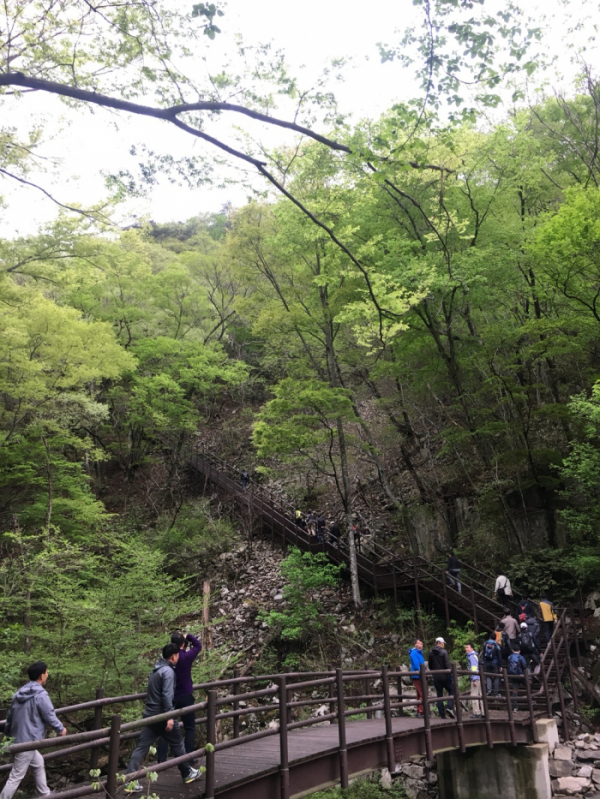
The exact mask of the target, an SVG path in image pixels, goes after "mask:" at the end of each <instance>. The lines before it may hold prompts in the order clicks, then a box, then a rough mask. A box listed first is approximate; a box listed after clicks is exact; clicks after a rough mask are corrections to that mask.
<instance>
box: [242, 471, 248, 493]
mask: <svg viewBox="0 0 600 799" xmlns="http://www.w3.org/2000/svg"><path fill="white" fill-rule="evenodd" d="M249 482H250V475H249V474H248V472H247V471H246V470H245V469H244V470H243V472H242V491H245V490H246V489H247V488H248V483H249Z"/></svg>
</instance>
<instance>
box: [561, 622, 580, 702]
mask: <svg viewBox="0 0 600 799" xmlns="http://www.w3.org/2000/svg"><path fill="white" fill-rule="evenodd" d="M563 619H564V617H563ZM571 621H573V617H571ZM563 634H564V642H565V658H566V660H567V669H568V671H569V684H570V686H571V694H572V695H573V710H574V711H575V712H576V713H577V711H578V710H579V700H578V699H577V686H576V685H575V679H574V677H573V665H572V663H571V639H570V638H569V627H568V625H567V623H566V622H565V621H564V620H563ZM575 646H577V639H576V640H575Z"/></svg>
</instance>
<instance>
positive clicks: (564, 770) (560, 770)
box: [548, 760, 573, 777]
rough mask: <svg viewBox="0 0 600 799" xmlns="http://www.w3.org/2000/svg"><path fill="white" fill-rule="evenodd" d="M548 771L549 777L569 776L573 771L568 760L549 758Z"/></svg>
mask: <svg viewBox="0 0 600 799" xmlns="http://www.w3.org/2000/svg"><path fill="white" fill-rule="evenodd" d="M548 771H549V772H550V776H551V777H570V776H571V772H572V771H573V764H572V763H571V761H570V760H550V761H549V763H548Z"/></svg>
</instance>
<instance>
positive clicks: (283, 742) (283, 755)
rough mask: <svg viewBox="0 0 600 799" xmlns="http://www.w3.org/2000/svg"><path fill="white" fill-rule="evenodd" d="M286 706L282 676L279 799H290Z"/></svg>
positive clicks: (285, 689)
mask: <svg viewBox="0 0 600 799" xmlns="http://www.w3.org/2000/svg"><path fill="white" fill-rule="evenodd" d="M287 704H288V692H287V677H286V676H285V675H283V674H282V675H281V677H280V678H279V774H280V780H281V799H290V764H289V754H288V729H287V725H288V720H287V719H288V716H287V712H288V706H287Z"/></svg>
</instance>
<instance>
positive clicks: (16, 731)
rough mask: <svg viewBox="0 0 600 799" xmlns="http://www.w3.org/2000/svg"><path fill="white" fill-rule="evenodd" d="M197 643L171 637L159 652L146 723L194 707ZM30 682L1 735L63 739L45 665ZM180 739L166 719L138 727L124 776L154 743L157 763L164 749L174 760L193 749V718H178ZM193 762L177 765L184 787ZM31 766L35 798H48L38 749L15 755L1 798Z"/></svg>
mask: <svg viewBox="0 0 600 799" xmlns="http://www.w3.org/2000/svg"><path fill="white" fill-rule="evenodd" d="M201 649H202V644H201V643H200V641H199V640H198V639H197V638H196V637H195V636H194V635H191V634H189V633H188V634H187V635H184V634H183V633H182V632H179V631H178V632H175V633H173V635H172V636H171V641H170V643H168V644H167V645H166V646H165V647H163V650H162V657H160V658H159V659H158V660H157V661H156V664H155V665H154V668H153V669H152V671H151V673H150V676H149V678H148V688H147V693H146V704H145V707H144V711H143V713H142V717H143V718H145V719H147V718H151V717H152V716H159V715H161V714H163V713H168V712H169V711H171V710H178V709H181V708H185V707H189V706H190V705H193V704H194V695H193V684H192V664H193V663H194V661H195V660H196V658H197V657H198V655H199V654H200V650H201ZM27 674H28V677H29V682H27V683H26V684H25V685H24V686H23V687H22V688H20V689H19V690H18V691H17V692H16V694H15V695H14V696H13V698H12V702H11V706H10V710H9V712H8V716H7V719H6V722H5V727H4V735H5V736H10V737H11V738H13V743H17V744H18V743H24V742H26V741H39V740H41V739H42V738H43V737H44V736H45V734H46V727H51V728H52V729H53V730H54V731H55V732H56V733H57V734H58V735H66V734H67V730H66V728H65V726H64V725H63V724H62V723H61V722H60V721H59V719H58V717H57V716H56V713H55V712H54V707H53V705H52V701H51V700H50V697H49V696H48V693H47V691H46V689H45V688H44V686H45V684H46V681H47V679H48V666H47V665H46V664H45V663H44V662H42V661H38V662H37V663H33V664H32V665H31V666H30V667H29V669H28V670H27ZM181 724H182V725H183V729H184V735H183V736H182V734H181V727H180V724H179V721H178V720H177V719H168V720H163V721H157V722H156V723H154V724H153V723H150V724H148V725H147V726H145V727H142V730H141V733H140V738H139V741H138V744H137V746H136V748H135V750H134V752H133V754H132V755H131V759H130V760H129V764H128V766H127V769H126V772H125V773H126V774H133V773H134V772H136V771H139V770H140V768H141V765H142V761H143V759H144V757H145V756H146V755H147V754H148V751H149V750H150V747H151V746H153V745H154V744H155V742H156V741H157V739H159V743H158V749H157V759H158V762H159V763H162V762H164V761H165V760H166V759H167V754H168V750H169V748H170V749H171V754H172V755H173V756H174V757H182V756H185V755H186V754H189V753H190V752H193V751H194V750H195V738H196V720H195V713H194V712H193V711H192V712H191V713H186V714H183V715H182V716H181ZM195 765H197V761H196V760H193V759H192V760H188V761H186V762H185V763H180V764H179V766H178V768H179V771H180V773H181V777H182V779H183V781H184V783H190V782H194V780H196V779H197V778H198V775H199V773H200V772H199V771H198V769H196V768H194V766H195ZM30 766H31V768H32V770H33V775H34V778H35V784H36V788H37V791H38V793H39V794H41V795H42V796H45V795H47V794H49V793H50V790H49V788H48V784H47V782H46V769H45V767H44V758H43V757H42V755H41V754H40V752H39V751H38V750H37V749H32V750H31V751H28V752H17V753H16V754H15V755H14V760H13V766H12V769H11V772H10V774H9V776H8V780H7V781H6V784H5V785H4V788H3V790H2V793H0V799H12V797H13V796H14V794H15V792H16V790H17V789H18V787H19V785H20V784H21V782H22V780H23V778H24V777H25V774H26V773H27V770H28V769H29V767H30ZM124 790H125V793H139V792H141V791H142V790H143V787H142V786H141V785H140V783H139V782H137V781H135V782H133V781H132V782H129V783H128V784H127V785H126V786H125V788H124Z"/></svg>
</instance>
